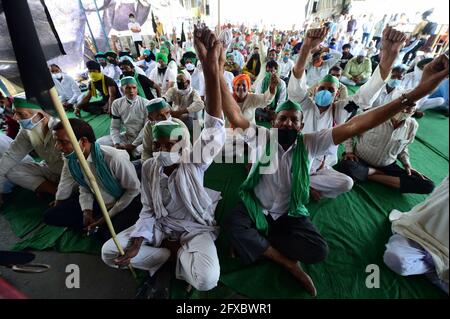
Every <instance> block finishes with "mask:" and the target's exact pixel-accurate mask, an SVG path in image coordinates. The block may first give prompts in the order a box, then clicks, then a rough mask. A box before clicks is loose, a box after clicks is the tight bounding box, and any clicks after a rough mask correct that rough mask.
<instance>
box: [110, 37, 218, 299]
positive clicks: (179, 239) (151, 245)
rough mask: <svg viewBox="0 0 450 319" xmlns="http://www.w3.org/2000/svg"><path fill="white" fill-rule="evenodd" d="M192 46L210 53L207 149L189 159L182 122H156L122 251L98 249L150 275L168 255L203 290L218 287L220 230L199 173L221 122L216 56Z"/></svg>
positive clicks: (213, 149) (114, 262) (203, 139)
mask: <svg viewBox="0 0 450 319" xmlns="http://www.w3.org/2000/svg"><path fill="white" fill-rule="evenodd" d="M196 31H197V30H196ZM215 45H216V46H217V47H219V46H220V43H219V42H218V41H216V42H215ZM196 47H197V52H200V53H201V54H202V56H203V55H205V56H206V55H207V54H208V60H205V59H203V60H202V65H203V66H204V70H203V71H204V75H205V80H206V81H205V84H206V95H207V100H208V103H207V105H206V115H205V128H204V130H203V131H202V133H201V136H200V137H199V139H198V140H197V141H196V143H198V144H197V145H198V146H199V149H200V150H203V149H204V147H206V146H207V147H208V150H210V151H208V152H203V156H201V158H199V159H198V161H195V160H194V161H190V160H189V159H190V158H191V156H192V155H194V154H191V152H186V149H185V148H186V146H187V145H188V144H189V141H187V140H185V139H183V138H182V136H183V135H184V133H183V132H182V131H183V129H182V128H181V126H180V125H179V124H177V123H175V122H173V121H163V122H159V123H157V124H156V125H155V126H154V127H153V131H152V133H153V139H154V145H153V147H154V148H153V150H154V151H155V152H157V153H154V155H155V157H154V158H152V159H150V160H148V161H147V162H145V164H144V167H143V170H142V173H143V176H142V184H141V185H142V192H141V194H142V203H143V206H144V207H143V209H142V212H141V215H140V219H139V220H138V222H137V223H136V225H134V226H132V227H131V228H129V229H127V230H125V231H124V232H122V233H120V234H119V235H118V240H119V242H120V243H121V244H122V245H123V246H124V247H126V248H125V255H123V256H120V255H118V250H117V248H116V246H115V245H114V243H113V241H112V240H110V241H108V242H107V243H106V244H105V245H104V246H103V248H102V259H103V261H104V262H105V263H106V264H107V265H109V266H111V267H124V266H127V265H128V264H130V265H132V266H133V267H135V268H138V269H142V270H147V271H148V272H149V273H150V276H153V275H154V274H155V272H156V271H157V270H158V269H159V268H160V267H161V266H162V265H163V264H164V263H165V262H166V261H167V260H168V259H169V257H170V256H171V255H172V257H174V258H176V261H177V265H176V277H177V278H178V279H182V280H185V281H187V282H188V283H189V284H190V285H192V286H193V287H194V288H195V289H197V290H200V291H207V290H210V289H213V288H214V287H216V286H217V282H218V280H219V276H220V265H219V259H218V256H217V250H216V247H215V245H214V240H215V239H216V238H217V235H218V229H217V227H216V222H215V220H214V210H215V204H216V202H217V201H218V196H217V194H214V196H211V195H209V193H210V192H207V190H206V188H205V187H204V186H203V178H204V173H205V171H206V170H207V169H208V167H209V165H210V164H211V163H212V162H213V159H214V157H215V156H216V155H217V154H218V153H219V152H220V150H221V149H222V147H223V145H224V142H225V125H224V119H223V114H222V109H221V106H222V101H221V93H220V87H219V85H220V83H219V67H218V63H217V60H215V63H213V62H214V58H215V56H214V55H213V53H212V52H209V53H207V52H206V51H207V50H206V48H205V47H204V46H203V45H202V47H200V46H199V45H198V43H196ZM204 62H206V63H204ZM180 151H181V154H182V155H180ZM186 155H187V157H185V156H186ZM213 197H214V198H213ZM166 247H169V248H172V249H168V248H166Z"/></svg>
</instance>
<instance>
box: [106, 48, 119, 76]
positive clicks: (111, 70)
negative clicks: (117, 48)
mask: <svg viewBox="0 0 450 319" xmlns="http://www.w3.org/2000/svg"><path fill="white" fill-rule="evenodd" d="M105 59H106V60H107V62H108V63H107V65H106V66H105V67H103V74H105V75H106V76H107V77H109V78H111V79H113V80H114V81H116V83H119V81H120V75H121V74H122V70H120V68H119V60H118V59H117V53H116V52H114V51H108V52H106V53H105Z"/></svg>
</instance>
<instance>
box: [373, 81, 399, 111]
mask: <svg viewBox="0 0 450 319" xmlns="http://www.w3.org/2000/svg"><path fill="white" fill-rule="evenodd" d="M400 91H403V90H402V89H401V88H394V89H393V90H392V91H391V93H388V91H387V85H385V86H384V87H383V88H382V89H381V91H380V93H379V94H378V96H377V98H376V100H375V102H373V105H372V106H373V107H377V106H382V105H385V104H388V103H389V102H391V101H392V100H394V99H395V98H396V97H398V96H400V94H401V93H400Z"/></svg>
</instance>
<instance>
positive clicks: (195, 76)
mask: <svg viewBox="0 0 450 319" xmlns="http://www.w3.org/2000/svg"><path fill="white" fill-rule="evenodd" d="M191 86H192V87H193V88H194V90H196V91H197V92H198V94H199V95H200V96H201V97H204V96H205V76H204V75H203V72H202V71H201V70H199V69H198V68H196V69H195V70H194V72H193V73H192V74H191Z"/></svg>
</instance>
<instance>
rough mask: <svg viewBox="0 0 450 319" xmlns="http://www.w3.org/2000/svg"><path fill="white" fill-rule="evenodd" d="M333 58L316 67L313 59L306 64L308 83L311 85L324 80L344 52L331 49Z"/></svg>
mask: <svg viewBox="0 0 450 319" xmlns="http://www.w3.org/2000/svg"><path fill="white" fill-rule="evenodd" d="M330 54H331V56H332V57H331V58H330V59H328V60H326V61H323V64H322V65H321V66H320V67H315V66H314V65H313V63H312V59H311V60H310V61H309V62H308V63H307V65H306V72H307V77H306V85H307V86H308V87H311V86H313V85H315V84H316V83H317V82H319V81H320V80H322V79H323V78H324V77H325V76H326V75H327V74H328V73H329V72H330V69H331V67H332V66H334V65H336V64H337V63H338V62H339V60H340V59H341V57H342V54H341V53H340V52H338V51H335V50H330Z"/></svg>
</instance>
